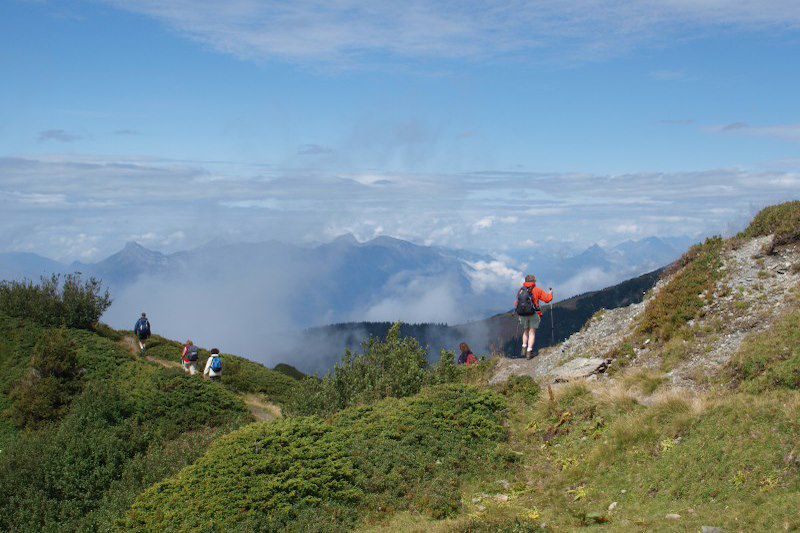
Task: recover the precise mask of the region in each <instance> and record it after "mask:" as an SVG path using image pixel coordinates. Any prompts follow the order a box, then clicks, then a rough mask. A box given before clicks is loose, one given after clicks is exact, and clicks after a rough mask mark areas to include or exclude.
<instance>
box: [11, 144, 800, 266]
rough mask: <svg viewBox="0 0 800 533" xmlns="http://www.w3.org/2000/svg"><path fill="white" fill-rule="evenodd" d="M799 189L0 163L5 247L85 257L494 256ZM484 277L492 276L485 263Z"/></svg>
mask: <svg viewBox="0 0 800 533" xmlns="http://www.w3.org/2000/svg"><path fill="white" fill-rule="evenodd" d="M798 196H800V171H798V170H797V169H796V167H795V169H793V170H789V169H777V170H769V171H767V170H744V169H717V170H709V171H704V172H682V173H634V174H622V175H590V174H557V173H552V174H551V173H530V172H502V171H485V172H471V173H461V174H421V173H373V174H370V175H363V174H333V173H327V172H322V171H298V170H286V171H280V170H269V171H265V170H264V169H263V168H261V167H253V168H248V167H244V166H242V165H235V166H225V165H221V164H215V165H210V164H203V163H186V162H180V163H178V162H173V161H162V160H150V159H140V160H136V159H108V158H78V157H49V158H38V159H34V158H8V157H6V158H0V207H1V208H2V209H3V212H4V213H5V214H6V216H5V217H3V218H2V220H0V250H2V251H9V250H16V251H33V252H38V253H41V254H43V255H47V256H50V257H54V258H58V259H93V258H97V257H100V256H103V255H104V254H108V253H111V252H113V251H116V250H117V249H119V248H120V247H121V246H122V244H123V243H124V242H125V241H127V240H138V241H141V242H143V244H147V245H148V246H151V247H153V248H157V249H161V250H165V251H171V250H176V249H186V248H191V247H194V246H199V245H202V244H203V243H205V242H208V241H211V240H218V239H223V240H228V241H264V240H268V239H279V240H288V241H292V242H303V241H305V242H319V241H326V240H329V239H331V238H333V237H335V236H337V235H341V234H344V233H352V234H354V235H355V236H356V237H358V238H359V239H361V240H366V239H368V238H372V237H375V236H377V235H382V234H386V235H392V236H396V237H399V238H405V239H408V240H412V241H415V242H419V243H425V244H433V245H445V246H455V247H464V248H469V249H476V250H481V251H490V252H495V253H500V252H503V251H507V250H519V249H529V250H534V251H535V250H536V249H537V248H540V247H545V248H548V247H550V246H551V245H552V244H551V243H569V242H572V243H575V245H576V246H577V245H580V246H582V245H588V244H592V243H594V242H610V243H613V242H619V241H621V240H624V239H627V238H631V237H642V236H646V235H660V236H668V235H701V234H707V233H710V232H719V231H725V229H726V228H727V227H728V226H729V225H730V224H741V223H743V221H745V220H747V219H748V218H749V217H750V216H751V215H752V213H753V211H754V210H755V209H757V208H758V207H760V206H763V205H765V204H768V203H774V202H778V201H782V200H786V199H789V198H797V197H798ZM487 273H488V270H487Z"/></svg>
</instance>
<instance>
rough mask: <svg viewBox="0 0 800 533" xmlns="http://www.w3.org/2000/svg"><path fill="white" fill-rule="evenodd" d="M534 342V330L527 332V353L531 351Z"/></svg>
mask: <svg viewBox="0 0 800 533" xmlns="http://www.w3.org/2000/svg"><path fill="white" fill-rule="evenodd" d="M535 342H536V328H531V329H529V330H528V344H527V346H528V352H532V351H533V344H534V343H535Z"/></svg>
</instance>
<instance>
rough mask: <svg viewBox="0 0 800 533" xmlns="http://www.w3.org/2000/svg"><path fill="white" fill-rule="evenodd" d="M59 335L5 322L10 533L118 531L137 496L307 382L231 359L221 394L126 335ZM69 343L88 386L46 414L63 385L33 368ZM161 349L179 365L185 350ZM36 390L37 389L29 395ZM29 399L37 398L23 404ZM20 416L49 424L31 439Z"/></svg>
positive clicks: (2, 400)
mask: <svg viewBox="0 0 800 533" xmlns="http://www.w3.org/2000/svg"><path fill="white" fill-rule="evenodd" d="M60 331H61V330H57V329H50V328H43V327H41V326H39V325H37V324H35V323H33V322H31V321H30V320H26V319H19V318H9V317H6V316H4V315H2V313H0V338H2V342H0V366H2V368H3V372H0V412H2V413H3V415H4V416H0V530H3V531H88V530H100V531H108V530H112V529H113V528H114V524H115V522H116V520H117V519H119V518H120V517H121V516H122V514H123V513H124V512H125V510H126V509H127V508H128V506H129V505H130V503H131V501H132V499H133V498H134V497H135V496H136V494H138V493H139V492H141V491H142V490H143V489H144V488H145V487H147V486H149V485H150V484H152V483H154V482H156V481H159V480H160V479H162V478H164V477H165V476H169V475H171V474H173V473H175V472H176V471H178V470H179V469H180V468H181V467H183V466H185V465H188V464H191V463H192V462H193V461H194V460H195V459H196V458H198V457H200V456H201V455H202V454H203V453H204V451H205V447H206V446H207V445H208V444H209V443H210V442H212V441H213V440H214V439H215V437H217V436H219V435H221V434H224V433H226V432H228V431H230V430H231V429H234V428H236V427H239V426H241V425H243V424H245V423H248V422H250V421H251V420H252V418H251V415H250V411H251V410H252V409H251V408H250V406H249V404H250V403H252V399H253V398H256V399H260V400H262V401H264V400H271V401H273V402H278V403H281V402H283V401H286V400H287V398H288V396H289V395H290V394H291V389H292V386H293V385H294V384H296V383H297V382H296V381H295V380H293V379H292V378H289V377H287V376H285V375H284V374H280V373H278V372H273V371H270V370H268V369H266V368H263V367H261V366H260V365H257V364H256V363H252V362H249V361H246V360H243V359H240V358H236V357H234V356H229V355H225V356H223V358H224V364H225V372H224V374H227V375H226V376H225V377H224V382H223V383H222V384H217V383H210V382H207V381H204V380H202V379H200V378H199V377H194V378H190V377H188V376H185V375H184V373H183V372H182V371H181V370H175V369H173V368H170V366H171V365H166V367H165V365H162V364H160V363H158V362H156V363H151V362H146V361H145V360H143V359H141V358H140V357H138V355H132V354H131V353H130V352H129V351H128V348H127V347H126V346H124V343H121V342H120V341H123V340H124V339H125V334H123V333H121V332H115V331H113V330H110V329H108V328H105V327H102V328H99V329H98V331H100V332H102V335H101V334H99V333H96V332H91V331H83V330H63V332H60ZM62 334H63V335H64V336H65V339H66V340H65V342H68V343H71V345H72V346H73V347H74V348H75V350H76V364H77V368H78V374H77V375H78V378H77V381H74V382H73V385H76V386H77V387H76V386H73V387H72V388H71V391H72V392H70V393H69V394H70V395H69V396H68V397H65V396H63V394H62V395H61V396H60V397H59V400H60V401H61V402H62V403H64V404H65V408H64V409H63V411H64V412H63V414H60V415H55V413H54V412H49V411H48V409H50V407H49V406H48V404H47V403H46V401H47V399H48V398H50V397H51V396H52V392H51V391H52V390H53V389H52V387H53V386H54V385H55V383H54V382H53V381H52V378H49V377H45V378H44V379H42V380H39V381H37V380H36V378H35V377H34V376H36V375H39V376H41V374H38V373H39V372H41V369H37V370H34V369H33V367H34V364H35V361H34V359H35V358H37V357H41V356H40V355H38V354H39V353H40V352H41V348H40V347H39V346H40V345H41V343H42V339H45V338H46V339H57V338H59V336H60V335H62ZM150 346H151V348H152V349H151V350H150V352H149V353H150V355H151V356H155V357H156V358H157V359H158V361H161V360H168V361H177V360H178V354H179V353H180V351H179V346H180V345H178V344H177V343H172V342H170V341H167V340H166V339H160V338H155V339H153V340H152V341H151V342H150ZM59 361H62V359H59ZM59 364H61V363H59ZM176 366H177V365H176ZM30 380H32V381H33V383H38V385H36V386H35V387H33V388H29V389H26V388H25V385H26V383H28V382H29V381H30ZM48 380H50V381H48ZM25 390H30V391H31V392H32V393H33V394H31V395H25V394H22V395H21V394H19V391H25ZM15 409H23V410H24V411H25V412H28V413H31V415H34V416H37V417H38V416H43V417H45V418H44V420H42V422H41V423H39V424H37V425H36V426H33V427H32V428H20V427H17V426H15V424H14V420H16V418H15V417H13V416H8V415H13V414H14V413H15ZM31 415H29V416H28V417H27V420H31V419H32V418H31Z"/></svg>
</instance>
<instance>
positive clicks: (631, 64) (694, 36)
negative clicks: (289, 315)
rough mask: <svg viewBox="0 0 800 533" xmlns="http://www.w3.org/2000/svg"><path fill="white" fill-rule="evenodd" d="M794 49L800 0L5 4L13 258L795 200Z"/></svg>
mask: <svg viewBox="0 0 800 533" xmlns="http://www.w3.org/2000/svg"><path fill="white" fill-rule="evenodd" d="M221 6H224V7H221ZM798 57H800V4H798V3H797V2H796V1H794V0H752V1H749V2H741V1H739V0H693V1H689V0H659V1H656V0H643V1H641V2H623V1H621V0H573V1H571V2H567V1H564V0H546V1H528V2H526V1H515V2H494V1H486V2H469V1H463V2H404V3H398V2H391V3H389V2H387V3H377V2H370V3H364V2H355V1H349V0H330V1H328V2H317V1H311V0H298V1H296V2H291V3H285V2H277V1H257V0H231V1H229V2H225V3H224V4H221V3H219V2H211V1H208V0H192V1H189V0H174V1H166V0H141V1H99V0H98V1H91V2H81V1H73V2H60V1H47V0H43V1H14V0H3V1H2V2H0V73H2V74H0V76H1V77H2V83H0V117H2V120H0V206H2V208H3V210H4V211H5V212H6V213H9V214H11V216H7V217H3V220H2V221H0V251H9V250H27V251H35V252H39V253H43V254H44V255H49V256H51V257H57V258H59V259H84V260H90V259H96V258H98V257H101V256H103V255H104V254H107V253H110V252H112V251H114V250H116V249H117V248H119V247H120V246H121V245H122V244H123V243H124V242H125V241H126V240H130V239H136V240H139V241H140V242H142V243H143V244H145V245H148V246H151V247H153V248H157V249H162V250H165V251H170V250H175V249H183V248H189V247H193V246H197V245H200V244H202V243H203V242H205V241H208V240H212V239H216V238H225V239H229V240H261V239H268V238H279V239H285V240H290V241H319V240H326V239H329V238H332V237H334V236H336V235H337V234H340V233H343V232H353V233H354V234H356V236H358V237H359V238H362V239H365V238H369V237H372V236H375V235H379V234H389V235H395V236H398V237H402V238H407V239H410V240H414V241H416V242H421V243H429V244H442V245H448V246H460V247H469V248H475V249H479V250H483V251H492V252H497V253H503V252H506V251H508V250H509V249H514V248H518V247H523V246H528V247H531V248H532V249H535V248H536V247H537V246H545V245H548V244H547V243H571V244H572V245H575V246H582V245H587V244H591V243H592V242H597V241H600V242H616V241H620V240H624V239H628V238H641V237H644V236H648V235H653V234H655V235H677V234H684V233H685V234H692V235H701V234H707V233H710V232H716V231H724V230H725V229H726V228H730V227H733V226H735V225H736V224H741V223H742V220H743V219H745V218H747V217H748V216H750V215H751V214H752V211H753V210H754V209H756V208H758V207H760V206H762V205H764V204H766V203H771V202H775V201H780V200H782V199H789V198H797V197H798V196H800V194H799V193H800V103H799V102H798V97H797V94H798V87H800V60H798ZM523 243H524V244H523Z"/></svg>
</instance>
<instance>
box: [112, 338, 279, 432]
mask: <svg viewBox="0 0 800 533" xmlns="http://www.w3.org/2000/svg"><path fill="white" fill-rule="evenodd" d="M119 343H120V345H122V346H123V347H124V348H125V349H126V350H127V351H129V352H130V353H131V354H133V355H135V356H136V357H139V353H140V352H139V345H138V343H137V342H136V339H135V338H133V337H131V336H125V337H123V338H122V340H120V341H119ZM145 353H147V352H145ZM144 359H145V360H146V361H149V362H151V363H155V364H157V365H160V366H162V367H164V368H175V369H181V364H180V363H179V362H178V361H168V360H166V359H160V358H157V357H153V356H151V355H146V356H145V357H144ZM237 396H239V397H240V398H241V399H242V401H244V403H245V405H246V406H247V408H248V409H249V410H250V414H252V415H253V418H255V419H256V421H258V422H269V421H272V420H275V419H276V418H281V417H282V416H283V415H282V413H281V408H280V406H278V405H276V404H274V403H272V402H269V401H267V400H265V399H264V398H262V397H260V396H259V395H257V394H237Z"/></svg>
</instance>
